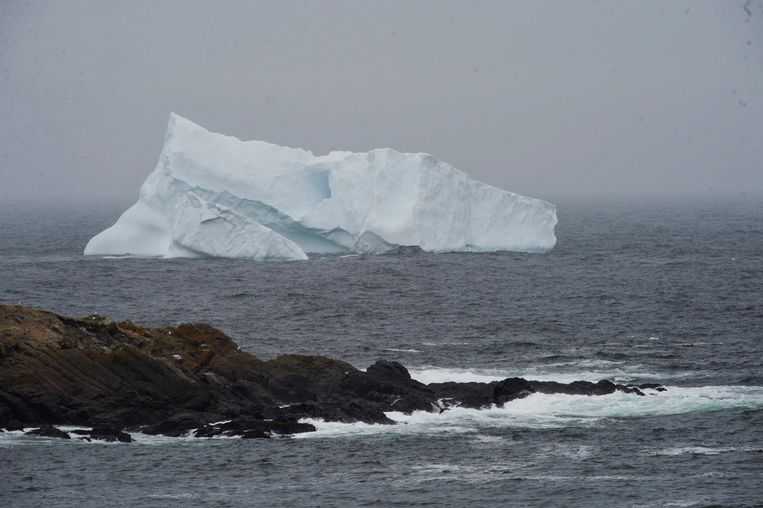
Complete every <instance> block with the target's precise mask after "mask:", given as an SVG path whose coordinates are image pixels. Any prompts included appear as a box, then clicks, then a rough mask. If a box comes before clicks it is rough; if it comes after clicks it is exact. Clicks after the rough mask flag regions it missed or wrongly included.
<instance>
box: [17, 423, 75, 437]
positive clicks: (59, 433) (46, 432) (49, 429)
mask: <svg viewBox="0 0 763 508" xmlns="http://www.w3.org/2000/svg"><path fill="white" fill-rule="evenodd" d="M26 435H27V436H40V437H55V438H59V439H71V436H69V434H68V433H67V432H64V431H63V430H61V429H59V428H57V427H53V426H52V425H43V426H42V427H40V428H38V429H32V430H30V431H29V432H27V433H26Z"/></svg>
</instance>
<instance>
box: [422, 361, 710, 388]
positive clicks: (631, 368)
mask: <svg viewBox="0 0 763 508" xmlns="http://www.w3.org/2000/svg"><path fill="white" fill-rule="evenodd" d="M408 371H409V372H410V374H411V377H412V378H413V379H416V380H417V381H421V382H422V383H424V384H429V383H444V382H447V381H457V382H459V383H468V382H477V383H490V382H491V381H501V380H503V379H506V378H507V377H523V378H525V379H531V380H535V381H557V382H559V383H571V382H573V381H591V382H597V381H601V380H602V379H608V380H610V381H612V382H615V383H633V382H636V381H639V382H647V381H654V382H662V381H664V380H665V379H674V380H675V379H684V378H691V377H694V378H697V377H701V376H702V375H703V374H704V373H703V372H702V371H689V370H686V371H677V372H671V373H662V372H649V371H648V370H646V368H645V366H643V365H641V364H627V363H626V362H625V361H613V360H582V361H571V362H557V363H548V364H545V365H541V366H537V367H529V368H524V369H516V370H513V369H505V368H503V369H470V368H444V367H431V366H421V367H411V368H409V369H408Z"/></svg>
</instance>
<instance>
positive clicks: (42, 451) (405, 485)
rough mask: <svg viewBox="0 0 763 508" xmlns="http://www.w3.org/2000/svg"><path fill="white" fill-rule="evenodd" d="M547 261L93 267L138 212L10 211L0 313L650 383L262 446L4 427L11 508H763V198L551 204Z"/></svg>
mask: <svg viewBox="0 0 763 508" xmlns="http://www.w3.org/2000/svg"><path fill="white" fill-rule="evenodd" d="M557 205H558V206H559V208H558V216H559V224H558V226H557V236H558V242H557V245H556V247H555V248H554V249H553V250H552V251H551V252H549V253H547V254H522V253H506V252H502V253H484V254H477V253H445V254H423V255H415V256H385V255H380V256H365V255H360V256H346V257H336V256H333V257H321V258H314V259H310V260H309V261H297V262H248V261H241V260H223V259H195V260H182V259H175V260H161V259H136V258H95V257H94V258H88V257H84V256H82V250H83V248H84V246H85V243H86V242H87V240H88V239H89V238H90V237H91V236H93V235H94V234H96V233H98V232H99V231H101V230H102V229H104V228H105V227H107V226H109V225H111V224H112V223H113V222H114V221H115V220H116V218H117V217H118V216H119V214H120V213H121V212H122V211H123V210H124V206H123V205H122V204H121V203H120V204H116V203H115V204H110V205H103V204H101V205H94V204H93V205H87V204H79V205H76V206H75V205H68V206H66V205H53V204H50V205H45V206H42V205H31V204H14V205H11V204H7V203H6V204H0V214H1V215H0V217H1V218H0V302H1V303H13V304H21V305H27V306H34V307H40V308H43V309H47V310H52V311H55V312H58V313H62V314H67V315H74V316H84V315H89V314H92V313H100V314H103V315H107V316H109V317H112V318H114V319H117V320H123V319H129V320H132V321H134V322H136V323H139V324H145V325H152V326H153V325H156V326H164V325H170V324H176V323H179V322H188V321H197V322H198V321H201V322H207V323H210V324H212V325H214V326H216V327H218V328H220V329H222V330H223V331H225V332H226V333H227V334H229V335H230V336H231V337H233V338H234V340H235V341H236V342H237V343H238V344H239V345H240V346H241V348H242V349H244V350H246V351H248V352H250V353H252V354H254V355H256V356H258V357H261V358H272V357H275V356H277V355H278V354H281V353H302V354H322V355H328V356H332V357H336V358H340V359H342V360H346V361H348V362H350V363H352V364H353V365H355V366H357V367H359V368H365V367H367V366H368V365H370V364H371V363H373V362H374V361H375V360H377V359H389V360H398V361H400V362H402V363H403V364H404V365H406V366H407V367H408V368H409V369H410V371H411V373H412V375H413V377H414V378H416V379H419V380H421V381H423V382H434V381H445V380H454V381H469V380H484V381H491V380H495V379H502V378H504V377H509V376H521V377H526V378H528V379H540V380H558V381H564V382H569V381H573V380H589V381H598V380H600V379H609V380H612V381H616V382H624V383H640V382H659V383H663V384H665V385H666V387H667V388H668V390H667V391H666V392H662V393H658V394H650V395H647V396H646V397H637V396H635V395H629V394H624V393H615V394H612V395H607V396H600V397H586V396H567V395H540V394H534V395H531V396H530V397H528V398H526V399H522V400H517V401H512V402H510V403H508V404H507V405H506V406H505V407H503V408H494V409H489V410H482V411H476V410H466V409H453V410H449V411H446V412H444V413H442V414H430V413H415V414H413V415H404V414H394V413H393V414H390V416H391V417H392V418H393V419H394V420H397V421H398V424H397V425H394V426H381V425H366V424H338V423H325V422H312V423H314V424H315V425H316V427H317V428H318V431H317V432H315V433H309V434H303V435H299V436H297V437H286V438H276V439H270V440H240V439H226V438H222V439H197V438H166V437H155V436H147V435H142V434H134V435H133V437H134V438H135V442H134V443H131V444H126V445H125V444H104V443H98V442H92V443H85V442H78V441H56V440H53V439H45V438H32V437H26V436H23V435H21V434H20V433H0V505H2V506H30V507H31V506H75V505H76V506H105V505H118V506H130V505H132V506H209V505H212V506H258V507H266V506H453V507H463V506H581V507H612V506H629V507H652V506H655V507H656V506H682V507H683V506H708V505H714V506H718V505H720V506H761V505H763V202H761V200H760V199H759V198H753V197H741V198H739V199H734V200H732V199H729V198H725V199H721V198H710V197H706V198H704V199H698V198H697V199H675V200H667V199H662V200H660V199H650V200H636V199H623V200H616V199H612V198H609V199H603V198H598V199H597V198H592V199H587V200H582V199H581V200H568V201H558V202H557Z"/></svg>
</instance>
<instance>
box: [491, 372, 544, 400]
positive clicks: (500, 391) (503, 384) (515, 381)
mask: <svg viewBox="0 0 763 508" xmlns="http://www.w3.org/2000/svg"><path fill="white" fill-rule="evenodd" d="M531 393H535V390H534V389H533V387H532V386H531V385H530V383H528V382H527V380H525V379H522V378H519V377H510V378H506V379H504V380H503V381H500V382H498V383H497V384H495V385H494V386H493V403H494V404H496V405H498V406H503V405H504V404H505V403H507V402H509V401H512V400H515V399H522V398H524V397H527V396H528V395H530V394H531Z"/></svg>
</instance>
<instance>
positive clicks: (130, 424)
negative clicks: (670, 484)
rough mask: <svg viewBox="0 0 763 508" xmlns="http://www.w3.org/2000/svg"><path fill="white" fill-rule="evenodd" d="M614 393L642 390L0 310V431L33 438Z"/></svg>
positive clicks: (292, 421) (197, 431) (251, 431)
mask: <svg viewBox="0 0 763 508" xmlns="http://www.w3.org/2000/svg"><path fill="white" fill-rule="evenodd" d="M614 391H623V392H627V393H633V394H634V395H642V393H641V391H640V390H639V388H638V387H632V386H624V385H618V384H614V383H610V382H608V381H601V382H599V383H588V382H584V381H578V382H575V383H569V384H563V383H554V382H541V381H528V380H525V379H521V378H508V379H505V380H503V381H500V382H493V383H436V384H429V385H424V384H422V383H420V382H418V381H416V380H414V379H411V376H410V374H409V372H408V370H407V369H406V368H405V367H404V366H402V365H401V364H399V363H397V362H390V361H383V360H380V361H378V362H376V363H375V364H373V365H371V366H370V367H369V368H368V369H367V370H366V371H365V372H364V371H361V370H358V369H356V368H355V367H353V366H352V365H350V364H348V363H346V362H342V361H340V360H334V359H331V358H326V357H323V356H303V355H283V356H279V357H277V358H275V359H273V360H269V361H263V360H261V359H259V358H256V357H255V356H252V355H250V354H248V353H245V352H243V351H241V350H240V348H239V347H238V346H237V345H236V344H235V343H234V342H233V341H232V340H231V339H230V338H229V337H227V336H226V335H225V334H223V333H222V332H221V331H219V330H217V329H215V328H213V327H211V326H208V325H205V324H183V325H179V326H174V327H167V328H146V327H142V326H138V325H136V324H133V323H131V322H129V321H124V322H120V323H115V322H114V321H112V320H110V319H108V318H106V317H103V316H97V315H96V316H90V317H87V318H83V319H73V318H69V317H63V316H59V315H57V314H53V313H50V312H45V311H41V310H37V309H31V308H26V307H19V306H9V305H0V428H3V427H5V428H14V429H18V428H20V427H22V426H24V427H29V426H40V430H39V431H36V432H35V434H36V435H46V434H47V435H52V434H56V433H55V431H54V430H51V429H54V428H51V427H49V426H50V425H53V424H70V425H81V426H88V427H93V428H92V430H91V431H82V432H79V434H80V435H81V437H83V438H87V439H104V440H107V441H120V442H126V441H129V438H130V436H129V434H128V433H127V432H124V431H125V430H128V431H133V430H138V429H139V430H141V431H142V432H145V433H149V434H163V435H168V436H179V435H185V434H188V433H191V432H193V434H194V435H196V436H199V437H211V436H219V435H228V436H241V437H245V438H252V437H259V438H263V437H270V436H274V435H288V434H295V433H299V432H309V431H311V430H314V427H313V426H312V425H310V424H307V423H303V422H300V420H301V419H303V418H322V419H325V420H329V421H338V422H358V421H362V422H366V423H378V424H392V423H394V422H393V421H392V420H390V419H389V418H388V417H387V416H386V414H385V412H389V411H402V412H406V413H409V412H412V411H416V410H424V411H443V410H446V409H447V408H448V407H452V406H454V405H462V406H465V407H470V408H483V407H488V406H491V405H493V404H496V405H503V404H506V403H508V402H510V401H512V400H514V399H518V398H522V397H526V396H528V395H530V394H532V393H535V392H540V393H568V394H585V395H603V394H607V393H612V392H614ZM56 430H57V429H56ZM59 432H62V431H59ZM59 437H62V436H60V434H59Z"/></svg>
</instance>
